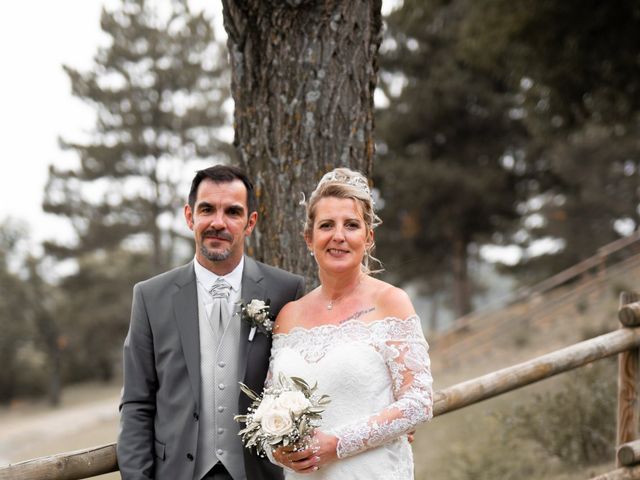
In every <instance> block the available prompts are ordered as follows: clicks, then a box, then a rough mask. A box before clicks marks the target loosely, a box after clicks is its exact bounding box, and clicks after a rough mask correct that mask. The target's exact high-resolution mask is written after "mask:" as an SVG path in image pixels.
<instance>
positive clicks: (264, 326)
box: [240, 298, 275, 342]
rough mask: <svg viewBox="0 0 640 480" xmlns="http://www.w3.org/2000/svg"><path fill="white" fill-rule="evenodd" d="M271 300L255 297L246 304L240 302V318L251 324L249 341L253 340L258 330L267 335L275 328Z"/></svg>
mask: <svg viewBox="0 0 640 480" xmlns="http://www.w3.org/2000/svg"><path fill="white" fill-rule="evenodd" d="M269 303H270V301H269V300H268V299H267V301H263V300H258V299H256V298H254V299H253V300H251V301H250V302H249V303H247V304H246V305H245V304H244V303H241V304H240V319H241V320H243V321H245V322H248V323H249V325H251V331H250V332H249V341H250V342H252V341H253V337H254V336H255V334H256V330H260V331H261V332H262V333H263V334H265V335H270V334H271V331H272V330H273V321H274V320H275V319H274V318H273V315H272V314H271V310H270V307H269Z"/></svg>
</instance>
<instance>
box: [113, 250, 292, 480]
mask: <svg viewBox="0 0 640 480" xmlns="http://www.w3.org/2000/svg"><path fill="white" fill-rule="evenodd" d="M303 291H304V281H303V278H302V277H300V276H298V275H293V274H291V273H288V272H285V271H283V270H280V269H277V268H274V267H270V266H268V265H265V264H263V263H259V262H256V261H255V260H253V259H251V258H250V257H245V265H244V271H243V277H242V299H243V302H245V303H248V302H249V301H251V300H252V299H254V298H257V299H263V300H266V299H269V300H270V301H271V312H272V313H273V314H274V315H277V314H278V312H279V311H280V309H281V308H282V307H283V306H284V305H285V304H286V303H287V302H290V301H292V300H295V299H297V298H299V297H300V296H301V295H302V294H303ZM248 337H249V325H248V324H243V325H242V331H241V335H240V342H241V343H240V348H239V349H238V351H239V358H238V361H239V362H240V369H239V371H240V372H241V375H240V378H239V379H238V381H242V382H243V383H245V384H246V385H248V386H249V387H250V388H252V389H253V390H254V391H261V390H262V387H263V384H264V379H265V377H266V374H267V369H268V360H269V354H270V350H271V337H270V336H266V335H263V334H261V333H256V335H255V336H254V339H253V341H251V342H249V341H248ZM123 358H124V386H123V389H122V399H121V403H120V434H119V436H118V443H117V455H118V465H119V468H120V473H121V475H122V478H123V479H125V480H137V479H141V480H142V479H157V480H164V479H166V480H191V479H192V478H193V473H194V467H195V455H196V451H197V439H198V418H199V414H200V413H199V412H200V409H201V408H202V406H201V405H199V403H200V337H199V330H198V297H197V292H196V277H195V272H194V269H193V262H190V263H189V264H187V265H184V266H182V267H178V268H176V269H174V270H171V271H169V272H166V273H163V274H161V275H158V276H156V277H153V278H151V279H149V280H146V281H144V282H141V283H138V284H137V285H135V287H134V289H133V306H132V310H131V323H130V326H129V332H128V334H127V338H126V339H125V342H124V350H123ZM249 403H250V402H249V399H248V398H247V397H246V396H245V395H244V394H241V395H240V398H239V402H238V413H240V412H241V413H244V412H246V411H247V407H248V406H249ZM244 457H245V462H244V463H245V470H246V474H247V479H249V480H267V479H280V478H282V471H281V470H280V469H279V468H277V467H275V466H274V465H272V464H271V463H269V461H268V460H266V459H263V458H259V457H257V456H256V455H254V454H252V453H251V452H249V451H248V450H246V451H245V456H244Z"/></svg>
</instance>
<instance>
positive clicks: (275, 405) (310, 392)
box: [234, 374, 330, 457]
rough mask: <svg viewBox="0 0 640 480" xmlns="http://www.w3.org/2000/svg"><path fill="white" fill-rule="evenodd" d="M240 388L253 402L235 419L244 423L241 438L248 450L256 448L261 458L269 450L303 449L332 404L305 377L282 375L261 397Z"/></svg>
mask: <svg viewBox="0 0 640 480" xmlns="http://www.w3.org/2000/svg"><path fill="white" fill-rule="evenodd" d="M240 388H241V390H242V391H243V392H244V393H245V394H247V395H248V396H249V398H250V399H251V400H253V403H252V404H251V406H250V407H249V410H248V412H247V414H246V415H236V416H235V417H234V419H235V420H236V421H238V422H243V423H245V427H244V428H243V429H242V430H240V432H239V433H238V435H240V436H241V437H242V443H243V444H244V446H245V447H246V448H252V447H255V449H256V451H257V452H258V455H260V456H262V457H264V456H265V454H266V451H267V450H270V449H274V448H278V447H286V446H287V445H294V446H296V447H303V446H304V441H305V439H306V438H308V437H311V434H312V433H313V429H314V428H316V427H318V426H319V425H320V420H321V419H322V416H321V413H322V412H324V409H325V407H326V405H327V404H328V403H329V401H330V400H329V396H328V395H318V394H317V393H316V389H317V384H316V385H314V386H313V387H310V386H309V385H308V384H307V382H305V381H304V380H303V379H302V378H298V377H287V376H285V375H282V374H280V376H279V378H278V381H277V382H274V384H273V385H272V386H271V387H268V388H265V389H264V391H263V392H262V393H261V394H260V395H257V394H256V393H255V392H254V391H253V390H251V389H250V388H249V387H247V386H246V385H244V384H243V383H240Z"/></svg>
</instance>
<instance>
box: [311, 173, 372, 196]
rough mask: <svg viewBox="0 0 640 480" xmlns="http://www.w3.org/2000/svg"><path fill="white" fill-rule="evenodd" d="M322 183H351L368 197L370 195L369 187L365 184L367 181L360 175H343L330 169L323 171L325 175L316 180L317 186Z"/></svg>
mask: <svg viewBox="0 0 640 480" xmlns="http://www.w3.org/2000/svg"><path fill="white" fill-rule="evenodd" d="M323 183H344V184H346V185H351V186H352V187H356V188H358V189H360V190H362V191H363V192H364V193H366V194H367V195H368V196H369V197H371V189H370V188H369V185H368V184H367V181H366V180H365V179H364V178H363V177H361V176H354V177H351V176H349V175H345V174H344V173H342V172H340V171H335V170H334V171H332V172H329V173H325V175H324V176H323V177H322V178H321V179H320V181H319V182H318V186H320V185H322V184H323Z"/></svg>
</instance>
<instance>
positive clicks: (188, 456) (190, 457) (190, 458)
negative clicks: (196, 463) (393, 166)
mask: <svg viewBox="0 0 640 480" xmlns="http://www.w3.org/2000/svg"><path fill="white" fill-rule="evenodd" d="M187 458H188V459H189V461H190V462H193V455H191V454H190V453H187Z"/></svg>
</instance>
